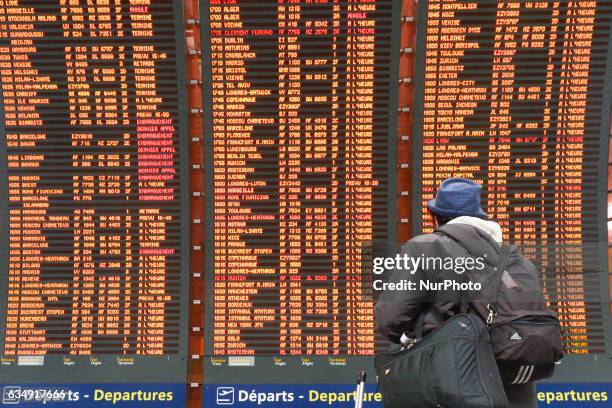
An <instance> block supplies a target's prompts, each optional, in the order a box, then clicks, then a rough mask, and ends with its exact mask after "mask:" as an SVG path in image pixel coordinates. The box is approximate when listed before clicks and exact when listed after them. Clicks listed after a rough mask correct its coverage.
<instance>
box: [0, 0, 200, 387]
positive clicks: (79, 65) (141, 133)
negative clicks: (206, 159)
mask: <svg viewBox="0 0 612 408" xmlns="http://www.w3.org/2000/svg"><path fill="white" fill-rule="evenodd" d="M179 4H180V2H172V1H162V0H87V1H85V0H41V1H31V0H30V1H26V0H11V1H2V2H0V69H1V75H0V81H1V88H2V110H3V112H2V125H3V128H2V129H1V132H2V149H1V152H2V153H1V159H2V160H1V161H2V164H1V171H2V175H1V177H0V179H1V183H2V200H1V202H2V204H1V205H2V207H1V208H0V210H1V218H0V219H1V220H2V223H1V225H2V231H1V234H0V240H1V241H0V242H1V248H2V256H1V257H0V258H1V259H2V264H1V265H2V267H1V268H2V269H1V270H2V272H1V275H2V286H1V293H0V295H1V300H0V302H2V303H1V305H2V308H1V311H0V319H1V327H2V331H1V333H2V337H0V340H1V341H0V352H1V353H0V355H1V357H2V365H0V374H2V377H3V380H5V381H6V380H7V379H8V378H10V379H11V380H12V381H19V379H20V378H23V379H24V381H28V382H32V381H50V382H55V381H77V382H81V381H92V380H100V379H105V378H106V379H110V380H112V381H113V382H123V381H133V380H134V379H137V380H139V381H140V380H143V381H146V380H147V379H151V378H158V379H159V378H166V379H167V380H168V381H169V382H172V380H173V379H174V380H176V379H178V378H182V381H184V376H185V374H184V370H185V368H184V360H185V359H184V358H183V357H182V356H180V353H181V352H183V351H184V345H183V344H182V340H184V333H186V331H185V329H186V327H185V321H184V320H185V318H184V315H185V314H186V309H185V307H186V303H185V302H184V298H185V295H186V293H187V292H186V280H185V279H184V277H187V276H188V274H185V273H184V272H185V270H186V269H187V264H186V259H187V258H186V257H185V255H186V254H185V249H184V248H186V247H187V245H188V241H187V234H186V233H183V232H182V231H184V230H185V228H184V225H185V221H186V220H185V219H184V218H185V215H184V214H185V204H184V203H185V202H186V200H183V199H182V198H183V195H184V193H183V192H184V190H185V189H184V188H183V184H184V183H185V179H186V177H184V175H182V174H181V173H182V172H183V169H184V166H181V165H180V162H181V160H183V161H184V157H185V155H183V153H182V150H183V149H184V142H183V138H182V135H183V134H184V130H182V128H181V126H182V125H181V122H183V121H184V119H181V116H182V114H179V107H180V106H181V104H184V103H185V102H184V100H183V99H184V97H183V95H182V93H183V92H182V91H180V89H181V87H182V86H184V85H185V80H184V74H183V73H182V70H179V65H178V64H179V61H180V60H181V59H184V56H182V41H183V40H182V38H181V37H180V36H181V35H182V34H181V33H180V30H179V28H178V26H177V21H179V20H177V18H181V8H180V7H179V6H178V5H179ZM177 50H180V52H179V51H177ZM180 64H181V65H184V62H180ZM184 110H185V109H183V111H184ZM182 308H183V309H185V310H183V311H181V309H182ZM25 366H27V367H25ZM33 367H34V368H35V369H34V368H33ZM156 367H157V368H162V367H163V368H164V370H161V371H162V372H163V373H164V374H162V372H160V370H151V368H156ZM59 368H61V369H62V371H58V369H59ZM33 370H34V371H33ZM117 370H120V371H117ZM121 370H123V371H121ZM119 372H121V373H122V374H118V373H119ZM27 373H29V375H28V374H27ZM33 373H35V374H33ZM58 373H61V375H59V376H58ZM124 373H138V376H137V377H130V376H127V377H125V376H124V375H125V374H124Z"/></svg>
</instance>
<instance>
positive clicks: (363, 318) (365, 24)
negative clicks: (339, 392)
mask: <svg viewBox="0 0 612 408" xmlns="http://www.w3.org/2000/svg"><path fill="white" fill-rule="evenodd" d="M398 6H399V4H397V2H394V1H392V0H380V1H376V0H351V1H347V0H316V1H315V0H306V1H293V0H291V1H285V0H275V1H258V2H252V1H240V0H223V1H215V0H211V1H210V2H202V3H201V11H202V13H203V21H202V24H203V25H202V32H203V40H202V44H203V45H202V47H203V55H204V64H203V65H204V68H203V69H204V78H205V96H204V109H205V124H206V130H205V131H206V132H207V133H206V135H205V140H206V141H207V143H208V145H207V149H206V150H207V157H206V162H207V163H208V167H207V170H206V174H208V175H210V177H208V180H207V185H206V197H207V198H208V201H207V207H206V210H207V218H206V223H207V227H206V230H207V231H208V235H207V237H206V239H205V242H206V251H207V252H206V254H207V262H208V263H207V269H206V282H207V285H206V286H207V291H206V296H205V299H206V302H207V303H206V328H207V329H206V344H205V354H206V364H205V376H206V378H208V379H210V378H211V377H212V378H215V376H216V375H218V374H217V373H219V372H222V371H223V367H228V366H229V367H231V366H234V365H240V366H256V367H259V368H262V367H271V368H274V367H285V366H294V367H314V370H306V372H305V373H300V377H301V378H298V379H296V378H293V381H296V380H297V381H298V382H299V381H301V380H304V379H305V378H307V377H308V376H309V375H310V376H312V375H314V376H319V377H320V376H321V374H322V373H323V376H325V375H328V374H329V372H327V374H326V373H325V372H323V371H321V370H320V368H321V367H335V366H346V365H347V363H348V360H349V359H350V356H354V357H358V356H372V355H373V354H374V352H375V348H376V344H377V341H378V340H377V338H376V337H375V335H374V320H373V312H372V309H373V301H372V285H371V282H368V281H367V279H369V278H371V269H365V263H364V259H366V258H367V257H368V254H371V251H372V247H373V246H376V245H378V243H380V242H384V244H382V245H383V246H384V245H386V242H387V240H391V241H392V242H393V241H394V240H395V233H394V226H393V225H394V224H393V222H394V221H393V216H391V214H394V211H395V204H394V195H393V192H394V186H393V182H392V180H391V178H390V175H391V174H392V173H394V171H395V159H394V148H395V137H394V134H395V130H394V122H395V115H396V113H395V112H396V103H397V102H396V101H395V99H396V98H395V92H396V89H397V78H396V77H397V67H398V56H399V46H398V44H399V39H398V38H397V34H395V31H396V27H398V26H399V14H398V13H399V8H398ZM394 13H395V14H394ZM396 20H397V21H396ZM394 39H395V40H394ZM209 367H210V368H211V369H210V370H208V368H209ZM317 367H318V369H317ZM315 371H316V372H315ZM247 372H251V373H252V371H248V370H247ZM258 372H260V373H261V371H258ZM278 372H279V376H281V377H286V374H283V370H279V371H278ZM308 373H312V374H308ZM247 375H248V374H247ZM264 377H265V376H264ZM270 378H271V377H266V379H268V380H269V379H270ZM216 379H218V377H217V378H216ZM266 379H262V377H261V376H260V377H259V378H258V377H257V375H255V374H253V377H252V379H251V380H252V381H265V380H266ZM285 380H289V379H287V378H285ZM336 380H338V378H336Z"/></svg>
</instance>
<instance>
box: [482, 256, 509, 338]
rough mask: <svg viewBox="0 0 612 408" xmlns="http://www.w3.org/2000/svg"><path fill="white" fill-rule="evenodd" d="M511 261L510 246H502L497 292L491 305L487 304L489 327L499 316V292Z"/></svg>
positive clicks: (496, 279)
mask: <svg viewBox="0 0 612 408" xmlns="http://www.w3.org/2000/svg"><path fill="white" fill-rule="evenodd" d="M509 261H510V247H509V246H508V245H504V244H501V249H500V252H499V259H498V261H497V266H496V267H495V292H493V293H494V295H493V299H492V300H491V302H489V304H487V309H488V310H489V316H488V317H487V325H489V326H490V325H491V323H493V318H494V317H495V316H496V315H497V300H498V299H499V290H500V289H501V284H502V278H503V276H504V273H505V272H506V268H507V267H508V262H509Z"/></svg>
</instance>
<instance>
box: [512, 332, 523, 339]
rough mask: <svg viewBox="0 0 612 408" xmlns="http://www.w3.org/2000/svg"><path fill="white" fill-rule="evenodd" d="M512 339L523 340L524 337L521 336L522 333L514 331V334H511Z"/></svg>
mask: <svg viewBox="0 0 612 408" xmlns="http://www.w3.org/2000/svg"><path fill="white" fill-rule="evenodd" d="M510 340H523V338H522V337H521V335H520V334H519V333H518V332H514V334H512V336H510Z"/></svg>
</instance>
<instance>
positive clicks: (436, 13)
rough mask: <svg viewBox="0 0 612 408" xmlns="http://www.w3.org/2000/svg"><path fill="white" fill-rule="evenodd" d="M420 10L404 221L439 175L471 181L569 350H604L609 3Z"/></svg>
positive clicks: (433, 0)
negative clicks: (527, 264) (534, 269)
mask: <svg viewBox="0 0 612 408" xmlns="http://www.w3.org/2000/svg"><path fill="white" fill-rule="evenodd" d="M419 21H420V25H419V39H418V47H419V54H418V62H417V69H418V73H417V78H416V80H417V83H418V85H419V90H418V92H417V96H416V102H415V103H416V110H415V111H416V113H415V115H416V117H417V119H418V122H417V125H416V126H415V132H416V135H417V137H418V144H419V149H417V150H415V151H419V150H420V155H419V154H417V155H416V156H415V161H416V163H415V165H416V169H415V178H414V180H415V189H416V190H417V191H418V192H419V193H420V194H421V196H420V197H419V200H418V202H417V203H416V204H417V211H419V212H415V214H419V215H418V217H419V218H422V222H420V223H418V224H419V225H416V232H419V231H420V230H421V229H422V230H425V231H428V230H431V227H432V219H431V217H430V215H429V214H428V213H427V211H426V210H425V204H426V202H427V201H428V200H429V199H431V198H432V197H433V195H434V193H435V190H436V188H437V186H438V185H439V183H440V182H441V181H442V180H443V179H445V178H447V177H466V178H470V179H474V180H477V181H479V182H480V183H481V184H482V185H483V197H482V198H483V207H484V208H485V210H486V211H487V212H488V214H489V216H490V218H491V219H493V220H495V221H498V222H499V223H500V224H501V226H502V228H503V229H504V237H505V240H506V241H510V242H512V243H517V244H519V245H520V246H521V247H522V250H523V252H524V253H525V254H526V255H527V257H529V258H531V259H532V260H533V261H534V262H535V263H536V265H538V266H539V267H540V268H541V271H542V286H543V290H544V292H545V295H546V297H547V299H548V301H549V302H550V305H551V306H552V308H553V309H554V310H555V311H556V312H558V314H559V317H560V319H561V321H562V324H563V326H564V329H565V343H566V346H567V348H568V352H569V353H570V354H601V353H606V352H609V351H610V350H609V345H610V343H609V342H610V337H609V336H610V334H612V333H610V329H609V327H610V317H609V308H608V300H609V298H608V296H609V294H608V290H607V288H608V281H607V263H606V256H607V255H606V253H607V245H606V233H605V225H606V221H605V217H606V209H605V193H606V164H607V149H606V146H607V143H608V129H609V126H610V101H611V100H612V93H611V92H610V91H611V88H610V80H609V79H610V75H612V71H611V69H610V68H611V66H612V56H611V55H610V47H609V44H610V40H611V30H610V28H611V24H612V2H610V1H605V0H603V1H524V0H500V1H450V0H445V1H439V0H428V1H426V2H420V10H419ZM420 211H422V214H423V215H422V217H421V215H420V214H421V213H420ZM606 333H607V336H605V334H606ZM606 342H608V345H607V346H606ZM608 378H609V377H608Z"/></svg>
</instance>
